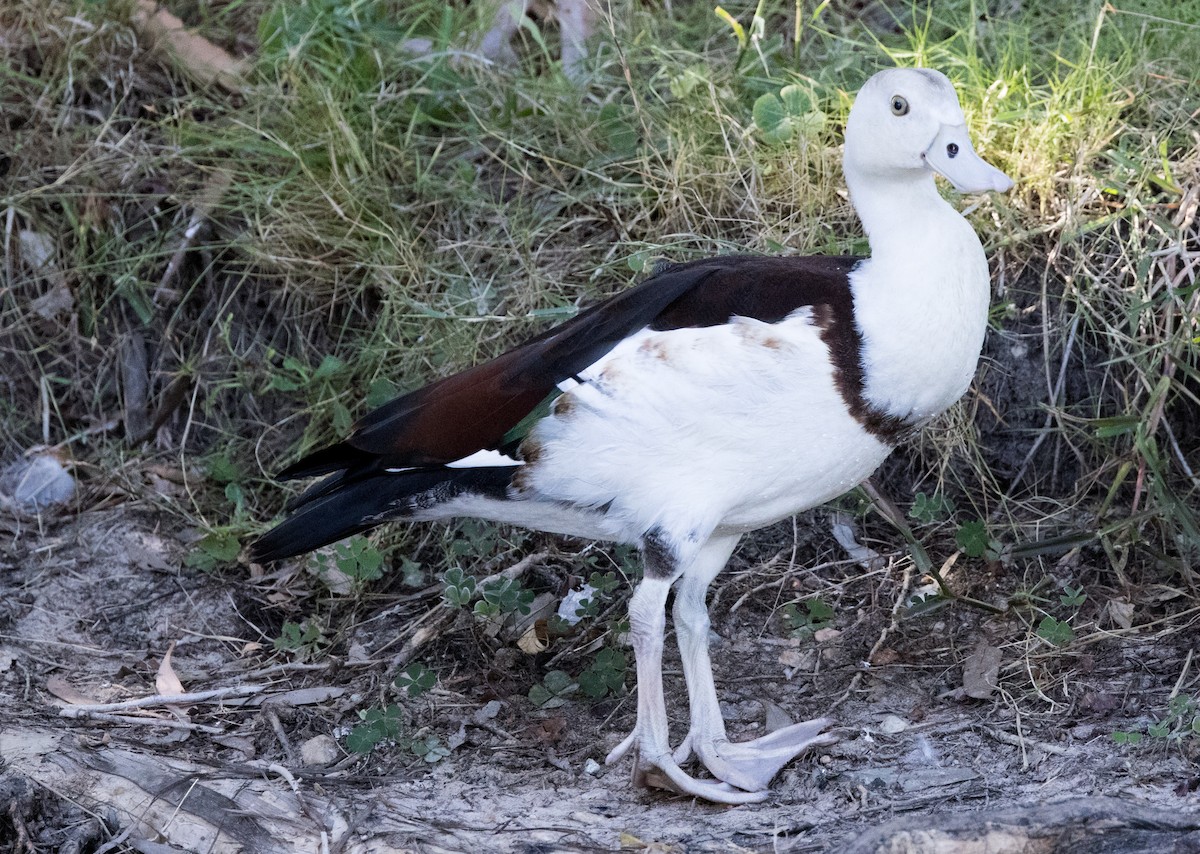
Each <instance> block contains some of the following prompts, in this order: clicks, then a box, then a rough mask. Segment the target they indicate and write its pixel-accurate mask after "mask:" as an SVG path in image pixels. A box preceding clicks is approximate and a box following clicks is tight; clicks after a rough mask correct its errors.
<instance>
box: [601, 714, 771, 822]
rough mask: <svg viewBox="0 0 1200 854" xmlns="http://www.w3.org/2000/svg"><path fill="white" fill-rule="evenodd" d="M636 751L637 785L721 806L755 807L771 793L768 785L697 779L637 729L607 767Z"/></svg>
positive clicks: (612, 757) (665, 747)
mask: <svg viewBox="0 0 1200 854" xmlns="http://www.w3.org/2000/svg"><path fill="white" fill-rule="evenodd" d="M631 750H632V751H633V752H634V757H633V783H634V785H635V786H642V787H647V788H648V787H651V786H653V787H655V788H659V789H667V790H669V791H672V792H678V793H679V794H681V795H691V796H692V797H696V798H703V799H704V800H706V801H712V802H713V803H718V804H754V803H759V802H761V801H765V800H766V799H767V798H768V797H769V796H770V793H769V792H768V791H766V786H760V787H758V788H757V789H755V790H753V791H745V790H742V789H739V788H736V787H734V786H731V785H730V784H729V783H726V782H724V781H712V780H697V779H696V778H695V777H692V776H691V775H689V774H688V773H687V772H686V771H684V770H683V769H682V768H680V767H679V763H677V762H676V761H675V760H674V759H673V758H672V757H671V751H670V750H669V749H668V748H667V746H666V745H665V744H663V745H661V746H656V745H654V744H652V743H649V740H644V739H641V738H640V737H639V734H638V731H637V730H636V729H635V730H634V731H633V732H631V733H630V734H629V736H628V737H627V738H626V739H625V740H624V741H622V742H621V743H620V744H619V745H617V747H616V748H615V749H614V750H613V751H612V752H611V753H610V754H608V756H607V757H606V758H605V760H604V764H605V765H612V764H614V763H616V762H620V761H621V760H622V759H623V758H624V757H625V755H626V754H627V753H629V752H630V751H631Z"/></svg>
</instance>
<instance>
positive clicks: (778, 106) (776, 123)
mask: <svg viewBox="0 0 1200 854" xmlns="http://www.w3.org/2000/svg"><path fill="white" fill-rule="evenodd" d="M751 112H752V114H753V116H754V124H755V126H756V127H757V128H758V130H759V132H760V133H761V134H762V138H763V140H764V141H766V142H769V143H780V142H787V141H788V140H789V139H791V138H792V133H793V132H794V131H793V128H792V125H791V123H790V122H789V121H788V116H787V110H786V109H785V108H784V106H783V101H781V100H780V99H779V96H778V95H776V94H774V93H773V92H768V93H766V94H765V95H759V96H758V98H757V99H756V100H755V102H754V107H753V109H752V111H751Z"/></svg>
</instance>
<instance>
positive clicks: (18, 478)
mask: <svg viewBox="0 0 1200 854" xmlns="http://www.w3.org/2000/svg"><path fill="white" fill-rule="evenodd" d="M0 492H4V493H7V494H8V495H9V496H10V497H11V498H12V500H13V502H14V503H15V504H16V505H17V507H18V509H20V510H24V511H26V512H30V513H36V512H37V511H38V510H44V509H45V508H47V507H49V506H51V505H52V504H63V503H65V502H67V501H70V500H71V498H72V497H73V496H74V495H75V478H73V477H71V473H70V472H68V471H67V470H66V469H65V468H64V467H63V464H62V463H60V462H59V461H58V460H56V459H55V458H54V457H52V456H49V455H42V456H37V457H32V458H31V459H27V460H18V461H17V462H15V463H13V464H12V465H10V466H8V467H7V468H6V469H5V470H4V472H3V474H0Z"/></svg>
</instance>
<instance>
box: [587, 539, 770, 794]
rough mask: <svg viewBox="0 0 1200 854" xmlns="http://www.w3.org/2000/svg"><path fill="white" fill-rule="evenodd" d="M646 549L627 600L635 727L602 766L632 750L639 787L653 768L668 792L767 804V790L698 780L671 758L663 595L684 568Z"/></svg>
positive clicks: (663, 554) (665, 551)
mask: <svg viewBox="0 0 1200 854" xmlns="http://www.w3.org/2000/svg"><path fill="white" fill-rule="evenodd" d="M645 551H646V575H645V578H644V579H643V581H642V583H641V584H639V585H638V588H637V590H635V591H634V593H633V597H632V598H631V599H630V601H629V629H630V632H629V633H630V639H631V641H632V643H633V653H634V656H635V657H636V658H637V724H636V726H635V727H634V729H633V732H631V733H630V734H629V736H628V737H627V738H626V739H625V740H624V741H622V742H621V743H620V744H619V745H618V746H617V747H616V749H614V750H613V751H612V752H611V753H610V754H608V757H607V758H606V759H605V763H606V764H609V765H611V764H613V763H614V762H617V761H619V760H620V759H621V758H623V757H624V756H625V754H627V753H628V752H629V751H630V750H631V749H632V750H634V751H635V752H636V755H635V763H636V765H635V768H634V782H635V783H638V784H639V785H645V784H646V782H647V773H648V772H649V771H650V770H651V769H658V770H659V771H661V772H662V775H663V776H665V777H666V780H667V782H668V783H669V786H670V787H671V788H673V789H675V790H676V791H679V792H682V793H684V794H688V795H694V796H696V797H698V798H704V799H706V800H710V801H716V802H718V803H725V804H745V803H752V802H756V801H762V800H765V799H766V797H767V793H766V792H765V791H753V792H749V791H741V790H739V789H735V788H733V787H731V786H728V785H726V784H724V783H713V782H708V781H704V780H696V779H694V778H693V777H690V776H689V775H688V774H686V773H685V772H684V771H683V769H681V768H680V767H679V764H678V763H677V762H676V761H675V760H674V759H673V758H672V756H671V747H670V744H669V742H668V732H667V707H666V702H665V698H664V696H663V684H662V651H663V631H664V629H665V628H666V622H667V617H666V603H667V592H668V591H669V590H670V589H671V583H672V582H673V581H674V580H675V579H676V578H678V577H679V576H680V574H681V573H682V570H681V569H680V567H679V561H678V558H677V557H675V556H674V554H673V553H672V552H671V551H670V550H669V549H660V548H653V549H649V548H648V549H646V550H645ZM710 681H711V680H710ZM718 717H719V713H718ZM760 788H761V787H760Z"/></svg>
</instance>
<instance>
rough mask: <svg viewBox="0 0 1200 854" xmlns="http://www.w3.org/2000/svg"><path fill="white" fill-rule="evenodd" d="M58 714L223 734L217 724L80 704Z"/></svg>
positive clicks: (109, 721) (93, 719) (222, 730)
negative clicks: (115, 712) (113, 711)
mask: <svg viewBox="0 0 1200 854" xmlns="http://www.w3.org/2000/svg"><path fill="white" fill-rule="evenodd" d="M59 716H60V717H64V718H76V719H86V720H92V721H107V722H108V723H114V724H140V725H143V726H162V727H166V728H167V729H184V730H188V731H189V732H203V733H208V734H209V735H224V734H225V730H224V729H222V728H221V727H217V726H208V725H207V724H194V723H190V722H186V721H173V720H169V719H167V718H155V717H149V716H147V717H138V716H137V715H110V714H107V713H106V712H97V711H94V710H92V709H85V708H82V707H80V706H67V707H66V708H64V709H61V710H60V711H59Z"/></svg>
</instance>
